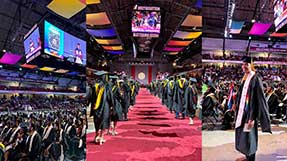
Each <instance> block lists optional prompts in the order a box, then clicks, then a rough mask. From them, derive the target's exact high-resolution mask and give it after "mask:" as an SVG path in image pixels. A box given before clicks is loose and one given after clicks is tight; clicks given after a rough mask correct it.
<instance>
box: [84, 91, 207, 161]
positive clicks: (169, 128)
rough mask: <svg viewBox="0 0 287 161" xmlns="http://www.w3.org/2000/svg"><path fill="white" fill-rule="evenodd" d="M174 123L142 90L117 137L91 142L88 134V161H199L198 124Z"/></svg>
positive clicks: (169, 114) (119, 128)
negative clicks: (100, 141) (104, 141)
mask: <svg viewBox="0 0 287 161" xmlns="http://www.w3.org/2000/svg"><path fill="white" fill-rule="evenodd" d="M188 121H189V120H188V119H186V120H176V119H175V118H174V115H173V114H171V113H170V112H169V111H168V110H167V108H166V107H165V106H163V105H161V102H160V100H159V99H158V98H156V97H154V96H152V95H151V94H150V93H149V92H148V91H147V90H146V89H141V90H140V93H139V95H138V96H137V102H136V105H135V107H134V109H133V111H130V112H129V121H124V122H120V123H119V124H118V128H117V132H118V133H119V134H118V135H117V136H113V137H111V136H106V137H105V139H106V143H104V144H103V145H96V144H94V143H93V139H94V136H95V134H94V133H89V134H88V135H87V161H201V150H202V148H201V121H200V120H198V119H195V124H194V125H192V126H190V125H188Z"/></svg>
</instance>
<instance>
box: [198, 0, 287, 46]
mask: <svg viewBox="0 0 287 161" xmlns="http://www.w3.org/2000/svg"><path fill="white" fill-rule="evenodd" d="M230 1H232V0H230ZM227 2H228V0H203V8H202V10H203V11H202V15H203V36H204V37H214V38H223V37H224V31H225V26H226V25H225V24H226V20H227V11H228V5H227V4H228V3H227ZM234 2H235V10H234V13H233V17H232V20H236V21H244V22H245V23H244V25H243V28H242V31H241V32H240V34H232V38H236V39H244V40H247V39H248V38H249V36H250V35H249V34H248V32H249V31H250V29H251V28H252V26H253V23H252V20H253V19H254V20H255V22H260V23H271V24H272V26H271V27H270V28H269V30H268V31H267V32H266V33H265V34H264V35H260V36H253V37H252V39H257V40H268V38H269V37H270V34H272V33H273V32H274V31H275V27H274V11H273V1H271V0H235V1H234ZM271 38H272V40H273V41H285V40H286V37H271Z"/></svg>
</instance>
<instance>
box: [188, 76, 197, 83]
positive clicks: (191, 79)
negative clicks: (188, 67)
mask: <svg viewBox="0 0 287 161" xmlns="http://www.w3.org/2000/svg"><path fill="white" fill-rule="evenodd" d="M189 81H190V82H195V83H197V80H196V79H195V78H192V77H191V78H189Z"/></svg>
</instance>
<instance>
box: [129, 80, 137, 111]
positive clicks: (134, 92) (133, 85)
mask: <svg viewBox="0 0 287 161" xmlns="http://www.w3.org/2000/svg"><path fill="white" fill-rule="evenodd" d="M130 89H131V98H130V99H131V101H130V105H131V106H133V105H135V104H136V93H137V89H136V85H135V84H134V83H132V84H131V86H130Z"/></svg>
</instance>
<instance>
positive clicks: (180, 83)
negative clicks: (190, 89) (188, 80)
mask: <svg viewBox="0 0 287 161" xmlns="http://www.w3.org/2000/svg"><path fill="white" fill-rule="evenodd" d="M178 83H179V87H180V88H183V85H184V83H185V79H184V80H183V82H181V80H178Z"/></svg>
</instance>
